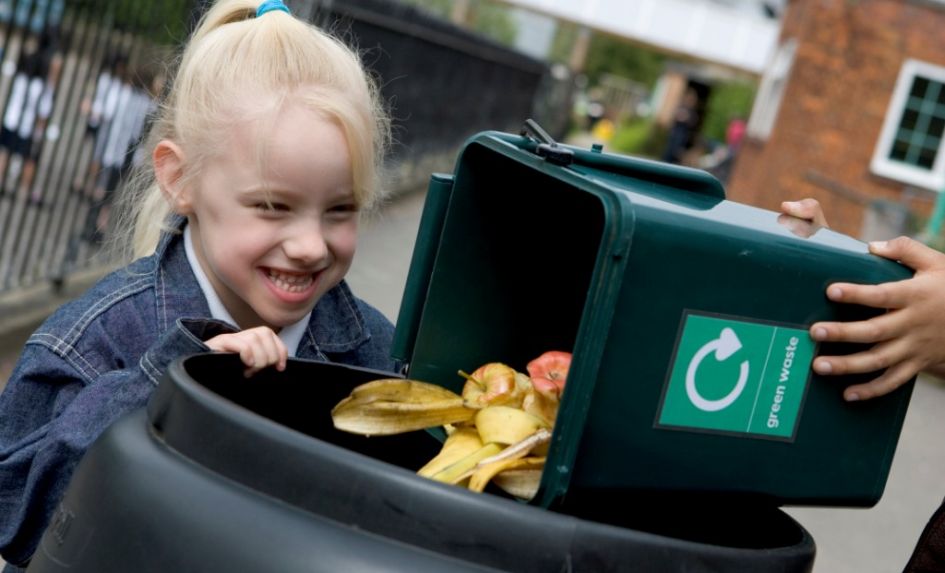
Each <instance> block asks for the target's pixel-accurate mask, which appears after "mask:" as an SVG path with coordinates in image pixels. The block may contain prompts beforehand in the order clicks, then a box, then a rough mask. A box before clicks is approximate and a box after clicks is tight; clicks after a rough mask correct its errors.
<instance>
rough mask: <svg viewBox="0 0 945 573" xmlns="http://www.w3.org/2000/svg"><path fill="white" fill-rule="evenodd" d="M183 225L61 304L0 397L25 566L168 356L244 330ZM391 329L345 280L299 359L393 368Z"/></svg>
mask: <svg viewBox="0 0 945 573" xmlns="http://www.w3.org/2000/svg"><path fill="white" fill-rule="evenodd" d="M209 316H210V310H209V308H208V306H207V302H206V299H205V298H204V296H203V294H202V292H201V290H200V286H199V285H198V284H197V280H196V278H195V277H194V275H193V272H192V270H191V268H190V265H189V264H188V262H187V258H186V254H185V252H184V245H183V240H182V238H181V235H180V234H171V233H168V234H166V235H165V236H164V238H163V240H162V242H161V244H160V245H159V247H158V250H157V252H156V253H155V254H154V255H151V256H149V257H146V258H143V259H139V260H137V261H135V262H134V263H132V264H130V265H129V266H128V267H125V268H124V269H121V270H118V271H116V272H114V273H112V274H110V275H108V276H107V277H105V278H104V279H102V280H101V281H100V282H99V283H98V284H96V285H95V286H93V287H92V288H91V289H90V290H89V291H88V292H87V293H86V294H84V295H83V296H82V297H80V298H78V299H76V300H74V301H72V302H70V303H67V304H66V305H64V306H62V307H61V308H60V309H59V310H57V311H56V312H55V313H54V314H53V315H52V316H51V317H50V318H49V319H48V320H47V321H46V322H45V323H44V324H43V325H42V326H41V327H40V328H39V329H38V330H37V331H36V332H35V333H34V334H33V335H32V336H31V337H30V338H29V340H28V341H27V342H26V345H25V347H24V348H23V352H22V354H21V355H20V359H19V361H18V362H17V365H16V367H15V369H14V371H13V373H12V375H11V377H10V380H9V382H8V383H7V387H6V389H5V390H4V392H3V394H0V555H2V556H3V558H4V559H5V560H6V561H7V562H8V563H10V564H12V565H8V566H7V568H6V569H5V570H4V571H5V572H7V573H9V572H11V571H19V569H17V568H16V567H14V565H16V566H20V567H25V566H26V564H27V563H28V562H29V559H30V557H31V556H32V555H33V552H34V551H35V549H36V547H37V545H38V543H39V540H40V537H41V535H42V533H43V530H44V529H45V527H46V524H47V523H48V521H49V518H50V516H51V515H52V513H53V510H54V509H55V507H56V505H57V504H58V502H59V500H60V498H61V497H62V495H63V493H64V491H65V488H66V485H67V484H68V481H69V478H70V477H71V475H72V472H73V470H74V469H75V467H76V465H77V464H78V462H79V460H80V458H81V457H82V455H83V454H84V453H85V451H86V450H87V449H88V447H89V446H90V445H91V444H92V442H93V441H94V440H95V438H97V437H98V436H99V435H100V434H101V433H102V432H103V431H104V430H105V429H106V428H107V427H108V426H109V425H110V424H111V423H112V422H114V421H115V420H116V419H117V418H119V417H121V416H123V415H124V414H126V413H128V412H130V411H132V410H135V409H137V408H141V407H143V406H144V405H145V404H146V402H147V399H148V397H149V396H150V395H151V392H152V391H153V390H154V389H155V387H156V386H157V384H158V382H159V381H160V380H161V378H162V376H163V374H164V371H165V370H166V368H167V367H168V365H169V364H170V363H171V362H172V361H173V360H175V359H176V358H179V357H181V356H185V355H188V354H194V353H199V352H208V351H209V348H208V347H207V346H206V345H205V344H204V342H203V341H204V340H209V339H210V338H212V337H213V336H216V335H218V334H222V333H225V332H233V331H235V330H236V329H235V328H234V327H232V326H230V325H227V324H225V323H223V322H220V321H216V320H213V319H210V318H207V317H209ZM392 336H393V326H392V325H391V323H390V322H389V321H388V320H387V319H386V318H385V317H384V316H383V315H382V314H381V313H380V312H378V311H377V310H376V309H374V308H372V307H371V306H369V305H367V304H366V303H364V302H363V301H361V300H359V299H357V298H355V297H354V296H353V295H352V294H351V291H350V290H349V288H348V286H347V285H346V284H345V283H344V282H342V283H341V284H339V285H338V286H337V287H335V288H334V289H332V290H330V291H329V292H328V293H326V294H325V295H324V296H323V297H322V299H321V300H320V301H319V302H318V304H317V305H316V307H315V310H314V311H313V312H312V315H311V319H310V321H309V325H308V329H307V331H306V333H305V335H304V336H303V338H302V341H301V342H300V343H299V347H298V350H297V353H296V356H297V357H298V358H307V359H314V360H321V361H331V362H340V363H345V364H350V365H355V366H364V367H368V368H374V369H379V370H387V371H394V370H395V368H396V364H394V362H393V361H392V359H391V358H390V346H391V339H392Z"/></svg>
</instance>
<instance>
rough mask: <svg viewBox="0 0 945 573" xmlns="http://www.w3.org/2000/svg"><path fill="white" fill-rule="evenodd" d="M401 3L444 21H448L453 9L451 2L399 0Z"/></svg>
mask: <svg viewBox="0 0 945 573" xmlns="http://www.w3.org/2000/svg"><path fill="white" fill-rule="evenodd" d="M401 2H403V3H404V4H409V5H410V6H416V7H417V8H421V9H423V10H426V11H427V12H430V13H432V14H435V15H436V16H439V17H440V18H443V19H444V20H448V19H449V17H450V12H451V11H452V9H453V0H401Z"/></svg>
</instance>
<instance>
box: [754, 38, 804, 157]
mask: <svg viewBox="0 0 945 573" xmlns="http://www.w3.org/2000/svg"><path fill="white" fill-rule="evenodd" d="M795 52H797V40H795V39H793V38H792V39H790V40H787V41H786V42H784V43H783V44H781V45H780V46H778V49H777V51H776V52H775V53H774V57H773V58H772V59H771V63H770V64H769V65H768V67H767V68H766V69H765V72H764V75H763V76H762V78H761V85H760V86H758V94H757V95H755V103H754V105H753V106H752V108H751V117H749V118H748V135H749V137H753V138H755V139H762V140H765V139H768V136H770V135H771V130H772V129H774V122H775V120H776V119H778V109H779V108H780V107H781V100H782V99H784V90H785V88H787V81H788V76H789V75H790V73H791V66H793V65H794V53H795Z"/></svg>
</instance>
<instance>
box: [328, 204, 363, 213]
mask: <svg viewBox="0 0 945 573" xmlns="http://www.w3.org/2000/svg"><path fill="white" fill-rule="evenodd" d="M328 212H329V213H335V214H339V215H344V214H348V213H357V212H358V206H357V205H355V204H354V203H342V204H340V205H335V206H334V207H332V208H330V209H329V210H328Z"/></svg>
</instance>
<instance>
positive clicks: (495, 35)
mask: <svg viewBox="0 0 945 573" xmlns="http://www.w3.org/2000/svg"><path fill="white" fill-rule="evenodd" d="M473 29H474V30H476V31H477V32H479V33H480V34H482V35H484V36H486V37H489V38H492V39H493V40H495V41H497V42H500V43H502V44H505V45H511V44H513V43H515V37H516V36H517V35H518V26H517V25H516V24H515V20H513V19H512V16H511V15H510V14H509V10H508V8H507V7H505V6H504V5H502V4H498V3H496V2H475V3H474V8H473Z"/></svg>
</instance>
